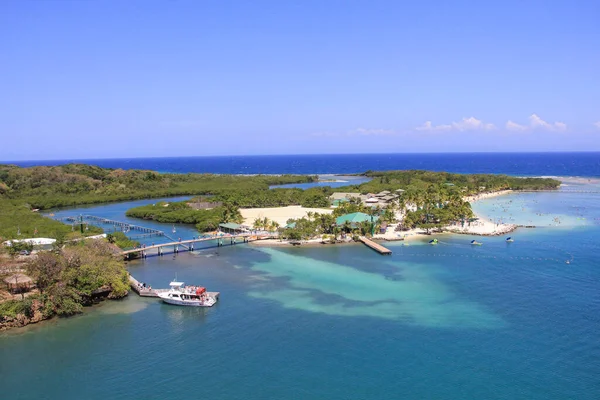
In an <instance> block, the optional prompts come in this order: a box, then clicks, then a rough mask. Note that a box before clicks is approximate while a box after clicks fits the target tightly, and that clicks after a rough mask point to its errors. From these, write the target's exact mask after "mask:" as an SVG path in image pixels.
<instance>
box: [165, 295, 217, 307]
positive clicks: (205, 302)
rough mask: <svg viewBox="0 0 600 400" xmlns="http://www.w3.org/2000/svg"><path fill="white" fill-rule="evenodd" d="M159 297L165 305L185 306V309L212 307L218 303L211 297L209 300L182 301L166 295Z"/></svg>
mask: <svg viewBox="0 0 600 400" xmlns="http://www.w3.org/2000/svg"><path fill="white" fill-rule="evenodd" d="M158 297H159V298H160V299H161V300H162V301H163V302H165V303H167V304H171V305H174V306H184V307H212V306H214V305H215V304H216V303H217V300H216V299H214V298H212V297H209V298H208V299H207V300H182V299H174V298H171V297H168V296H164V295H158Z"/></svg>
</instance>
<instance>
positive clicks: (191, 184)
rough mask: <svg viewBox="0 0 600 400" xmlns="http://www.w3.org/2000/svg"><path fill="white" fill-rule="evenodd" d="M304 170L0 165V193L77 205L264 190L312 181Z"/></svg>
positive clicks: (45, 204)
mask: <svg viewBox="0 0 600 400" xmlns="http://www.w3.org/2000/svg"><path fill="white" fill-rule="evenodd" d="M314 179H315V177H313V176H307V175H279V176H275V175H256V176H243V175H215V174H160V173H158V172H154V171H142V170H122V169H107V168H100V167H96V166H93V165H85V164H67V165H62V166H56V167H31V168H19V167H16V166H12V165H0V197H3V198H7V199H17V200H24V201H26V202H27V203H29V204H30V205H31V206H32V207H33V208H39V209H49V208H53V207H64V206H76V205H81V204H92V203H103V202H111V201H125V200H137V199H146V198H156V197H168V196H178V195H200V194H212V193H215V192H217V191H225V192H227V191H228V190H229V189H230V188H235V190H236V191H237V190H267V189H268V188H269V186H270V185H281V184H288V183H305V182H312V181H313V180H314Z"/></svg>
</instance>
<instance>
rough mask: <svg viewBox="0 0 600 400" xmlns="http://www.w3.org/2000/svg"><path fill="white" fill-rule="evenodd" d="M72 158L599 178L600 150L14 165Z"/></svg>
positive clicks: (160, 167) (164, 166) (176, 166)
mask: <svg viewBox="0 0 600 400" xmlns="http://www.w3.org/2000/svg"><path fill="white" fill-rule="evenodd" d="M7 162H8V161H7ZM71 162H81V163H86V164H94V165H98V166H100V167H106V168H123V169H147V170H154V171H160V172H174V173H187V172H199V173H216V174H352V173H360V172H365V171H367V170H373V171H387V170H406V169H420V170H431V171H447V172H456V173H497V174H508V175H518V176H541V175H553V176H600V152H590V153H436V154H329V155H278V156H222V157H174V158H173V157H164V158H127V159H125V158H122V159H121V158H120V159H94V160H52V161H17V162H12V163H13V164H17V165H21V166H24V167H27V166H33V165H60V164H65V163H71Z"/></svg>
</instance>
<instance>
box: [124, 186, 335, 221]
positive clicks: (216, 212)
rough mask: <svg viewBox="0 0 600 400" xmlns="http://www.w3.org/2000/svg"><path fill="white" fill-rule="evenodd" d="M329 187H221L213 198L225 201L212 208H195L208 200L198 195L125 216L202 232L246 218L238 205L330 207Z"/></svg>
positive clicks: (136, 210) (148, 207) (133, 209)
mask: <svg viewBox="0 0 600 400" xmlns="http://www.w3.org/2000/svg"><path fill="white" fill-rule="evenodd" d="M331 193H332V192H331V189H330V188H311V189H307V190H302V189H267V190H249V189H240V190H238V189H236V188H229V189H221V190H218V191H215V192H214V193H212V195H213V197H211V198H210V200H211V201H214V202H220V203H222V205H221V206H219V207H215V208H212V209H204V210H196V209H194V208H192V207H191V206H190V205H189V204H190V203H194V202H201V201H206V200H208V199H205V198H199V199H192V200H189V201H181V202H172V203H166V202H159V203H157V204H151V205H146V206H140V207H135V208H131V209H129V210H127V213H126V215H127V216H128V217H132V218H141V219H147V220H153V221H157V222H165V223H183V224H196V228H197V229H198V231H200V232H209V231H214V230H216V229H217V228H218V227H219V224H220V223H226V222H235V223H241V222H242V221H243V219H242V215H241V214H240V211H239V207H244V208H251V207H284V206H289V205H296V204H300V205H302V206H304V207H328V206H329V196H330V195H331Z"/></svg>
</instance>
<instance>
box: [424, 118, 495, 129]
mask: <svg viewBox="0 0 600 400" xmlns="http://www.w3.org/2000/svg"><path fill="white" fill-rule="evenodd" d="M493 129H496V127H495V126H494V124H490V123H485V122H483V121H482V120H480V119H477V118H475V117H470V118H463V119H462V120H460V121H459V122H452V123H451V124H443V125H433V124H432V123H431V121H426V122H425V123H424V124H423V125H421V126H418V127H416V128H415V130H417V131H459V132H463V131H491V130H493Z"/></svg>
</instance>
